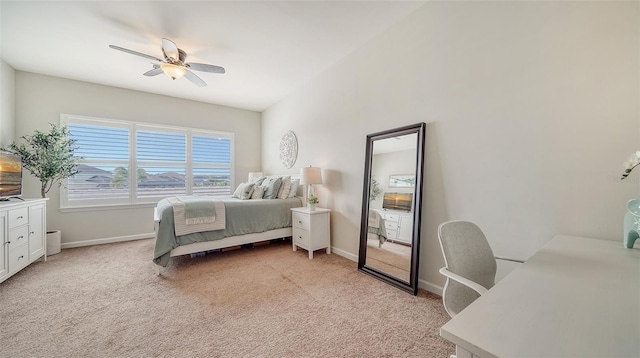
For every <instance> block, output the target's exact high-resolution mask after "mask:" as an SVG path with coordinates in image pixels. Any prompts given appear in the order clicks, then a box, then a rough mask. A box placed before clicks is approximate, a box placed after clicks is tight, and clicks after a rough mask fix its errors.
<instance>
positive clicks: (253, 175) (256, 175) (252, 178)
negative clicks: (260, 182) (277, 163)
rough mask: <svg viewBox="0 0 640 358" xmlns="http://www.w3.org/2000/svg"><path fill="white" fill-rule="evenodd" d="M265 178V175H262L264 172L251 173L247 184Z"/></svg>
mask: <svg viewBox="0 0 640 358" xmlns="http://www.w3.org/2000/svg"><path fill="white" fill-rule="evenodd" d="M263 176H264V175H263V174H262V172H249V178H248V179H247V183H253V182H254V181H256V180H257V179H259V178H260V177H263Z"/></svg>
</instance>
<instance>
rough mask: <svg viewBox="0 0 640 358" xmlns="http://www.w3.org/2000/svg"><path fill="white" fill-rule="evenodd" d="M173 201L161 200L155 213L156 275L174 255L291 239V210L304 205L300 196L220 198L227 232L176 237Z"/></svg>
mask: <svg viewBox="0 0 640 358" xmlns="http://www.w3.org/2000/svg"><path fill="white" fill-rule="evenodd" d="M188 198H192V197H188ZM183 199H184V198H183ZM169 200H170V198H168V199H163V200H161V201H160V202H158V205H157V206H156V208H155V210H154V221H155V234H156V241H155V249H154V256H153V262H154V263H155V264H156V273H159V271H160V267H161V266H162V267H165V266H166V265H167V263H168V262H169V258H170V257H172V256H178V255H187V254H191V253H197V252H203V251H209V250H215V249H222V248H226V247H232V246H237V245H244V244H250V243H255V242H260V241H266V240H271V239H278V238H284V237H290V236H291V232H292V230H291V208H296V207H301V206H302V199H301V197H299V196H295V197H293V198H286V199H252V200H240V199H236V198H231V197H225V198H220V199H216V200H215V201H219V202H222V203H223V204H224V222H225V225H224V229H219V230H212V231H202V232H193V233H188V234H184V235H176V232H175V229H176V227H175V218H174V207H173V206H172V205H171V203H168V201H169ZM218 217H219V216H218Z"/></svg>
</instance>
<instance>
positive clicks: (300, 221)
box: [293, 213, 310, 231]
mask: <svg viewBox="0 0 640 358" xmlns="http://www.w3.org/2000/svg"><path fill="white" fill-rule="evenodd" d="M293 226H295V227H299V228H301V229H304V230H307V231H308V230H309V226H310V225H309V215H303V214H299V213H293Z"/></svg>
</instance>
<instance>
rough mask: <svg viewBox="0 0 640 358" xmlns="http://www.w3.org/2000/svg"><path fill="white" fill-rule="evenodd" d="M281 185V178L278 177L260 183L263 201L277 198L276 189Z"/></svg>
mask: <svg viewBox="0 0 640 358" xmlns="http://www.w3.org/2000/svg"><path fill="white" fill-rule="evenodd" d="M281 184H282V178H280V177H268V178H267V179H265V180H264V181H263V182H262V186H263V187H264V188H265V189H264V196H263V198H265V199H275V198H277V197H278V189H280V185H281Z"/></svg>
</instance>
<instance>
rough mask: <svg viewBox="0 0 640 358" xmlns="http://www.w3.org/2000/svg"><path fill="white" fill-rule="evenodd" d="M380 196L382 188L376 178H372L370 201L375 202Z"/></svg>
mask: <svg viewBox="0 0 640 358" xmlns="http://www.w3.org/2000/svg"><path fill="white" fill-rule="evenodd" d="M378 195H380V186H378V181H377V180H376V179H375V178H371V190H370V191H369V201H374V200H376V198H378Z"/></svg>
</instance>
